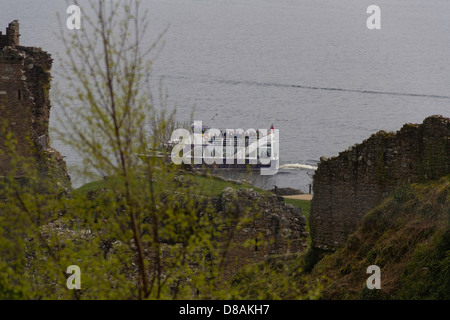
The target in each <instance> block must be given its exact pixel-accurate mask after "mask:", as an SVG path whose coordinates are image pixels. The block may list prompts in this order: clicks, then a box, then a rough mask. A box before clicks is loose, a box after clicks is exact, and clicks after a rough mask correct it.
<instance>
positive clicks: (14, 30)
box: [0, 20, 20, 49]
mask: <svg viewBox="0 0 450 320" xmlns="http://www.w3.org/2000/svg"><path fill="white" fill-rule="evenodd" d="M19 37H20V33H19V21H17V20H14V21H13V22H11V23H10V24H9V25H8V27H7V28H6V34H5V35H3V32H0V49H3V47H6V46H12V47H15V46H18V45H19Z"/></svg>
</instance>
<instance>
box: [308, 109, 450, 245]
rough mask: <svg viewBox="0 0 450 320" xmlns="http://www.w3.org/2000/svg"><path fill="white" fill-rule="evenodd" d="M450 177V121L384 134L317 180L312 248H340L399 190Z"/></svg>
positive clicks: (433, 120) (329, 163)
mask: <svg viewBox="0 0 450 320" xmlns="http://www.w3.org/2000/svg"><path fill="white" fill-rule="evenodd" d="M447 174H450V119H449V118H444V117H442V116H432V117H428V118H426V119H425V120H424V122H423V123H422V124H420V125H418V124H406V125H404V126H403V128H401V130H400V131H398V132H396V133H387V132H384V131H380V132H378V133H377V134H374V135H372V136H371V137H370V138H369V139H367V140H365V141H364V142H363V143H361V144H358V145H355V146H353V147H351V148H349V149H348V150H346V151H344V152H341V153H339V156H337V157H333V158H330V159H326V158H322V159H321V162H320V164H319V166H318V169H317V170H316V172H315V174H314V198H313V200H312V204H311V215H310V227H311V236H312V241H313V246H314V247H316V248H321V249H325V250H330V249H335V248H337V247H339V246H341V245H342V244H343V243H344V242H345V240H346V237H347V236H348V235H349V234H350V233H352V232H354V231H355V230H356V229H357V227H358V225H359V223H360V221H361V217H362V216H363V215H364V214H365V213H367V212H368V211H369V210H370V209H372V208H373V207H374V206H375V205H377V204H378V203H379V202H380V201H381V200H382V199H384V198H385V197H386V196H388V195H389V194H391V193H392V192H393V191H395V190H396V189H397V188H398V187H400V186H402V185H405V184H409V183H414V182H422V181H426V180H429V179H437V178H439V177H442V176H444V175H447Z"/></svg>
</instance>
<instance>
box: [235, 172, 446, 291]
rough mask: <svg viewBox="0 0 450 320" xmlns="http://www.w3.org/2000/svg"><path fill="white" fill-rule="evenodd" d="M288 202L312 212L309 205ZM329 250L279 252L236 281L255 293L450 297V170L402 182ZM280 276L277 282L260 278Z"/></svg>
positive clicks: (242, 274)
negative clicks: (376, 273)
mask: <svg viewBox="0 0 450 320" xmlns="http://www.w3.org/2000/svg"><path fill="white" fill-rule="evenodd" d="M287 202H290V203H291V204H294V205H298V206H302V208H304V213H305V214H307V213H308V212H309V211H307V209H308V208H309V207H308V206H309V204H308V203H301V202H299V200H294V201H292V200H289V201H287ZM322 255H323V253H321V252H317V250H311V249H309V250H308V252H306V253H302V254H297V255H295V254H293V255H290V256H283V257H274V258H272V259H269V260H267V262H266V263H262V264H260V265H259V266H258V267H257V268H256V267H254V268H253V269H248V270H243V271H242V272H241V274H240V275H239V276H238V277H237V279H236V281H235V285H236V286H238V287H239V288H240V289H241V290H242V292H243V295H244V296H245V295H247V296H248V298H250V299H252V298H255V299H256V298H268V299H271V298H281V299H450V176H447V177H443V178H441V179H440V180H437V181H432V182H429V183H425V184H412V185H409V186H404V187H401V188H399V189H398V190H397V191H396V192H394V193H393V194H392V195H391V196H390V197H388V198H386V199H385V200H384V201H383V202H382V203H380V204H379V205H378V206H377V207H375V208H374V209H372V210H371V211H370V212H368V213H367V214H366V216H365V217H364V219H363V221H362V224H361V226H360V227H359V228H358V230H357V231H356V232H354V233H353V234H351V235H350V236H349V237H348V239H347V242H346V244H345V245H344V246H343V247H342V248H340V249H338V250H337V251H335V252H334V253H332V254H326V255H325V256H324V257H323V258H322V259H320V257H321V256H322ZM317 260H319V261H317ZM370 265H377V266H379V267H380V270H381V289H380V290H369V289H368V288H367V286H366V280H367V278H368V277H369V276H370V275H369V274H367V273H366V271H367V267H368V266H370ZM255 269H256V270H255ZM255 272H256V273H255ZM273 274H277V275H278V279H277V280H276V281H269V282H267V281H262V280H261V279H264V278H267V279H276V278H274V277H273ZM266 275H267V277H266ZM269 275H270V276H271V277H269ZM268 287H269V288H271V291H270V294H269V296H267V295H266V296H264V297H261V292H266V294H267V290H266V291H264V290H265V288H268Z"/></svg>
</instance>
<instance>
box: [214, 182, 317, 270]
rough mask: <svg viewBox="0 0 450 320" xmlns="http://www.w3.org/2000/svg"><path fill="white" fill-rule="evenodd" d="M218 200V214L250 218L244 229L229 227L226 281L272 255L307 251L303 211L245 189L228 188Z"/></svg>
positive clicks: (225, 240) (275, 197)
mask: <svg viewBox="0 0 450 320" xmlns="http://www.w3.org/2000/svg"><path fill="white" fill-rule="evenodd" d="M216 200H217V201H215V207H216V210H217V211H218V214H219V215H220V214H222V215H233V214H235V215H236V216H239V217H240V218H241V219H242V218H245V217H250V222H248V223H246V224H244V225H242V226H241V227H239V228H235V226H234V225H230V228H229V229H226V230H224V233H223V236H224V238H223V243H224V245H227V244H228V243H229V244H230V246H229V251H228V252H227V256H226V260H225V265H224V276H225V278H226V279H229V278H231V277H232V276H233V275H234V274H235V273H236V271H237V270H239V269H241V268H242V267H244V266H246V265H249V264H252V263H258V262H261V261H264V260H265V259H267V258H269V257H270V256H276V255H286V254H290V253H299V252H302V251H303V250H304V249H305V248H306V246H307V238H308V233H306V231H305V225H306V219H305V217H304V216H303V214H302V210H301V209H300V208H297V207H294V206H292V205H289V204H286V203H285V202H284V200H283V199H281V200H280V199H279V198H278V197H277V196H263V195H261V194H259V193H258V192H256V191H254V190H253V189H245V188H243V189H238V190H233V189H232V188H226V189H225V190H224V191H223V192H222V196H221V197H220V198H218V199H216ZM228 241H229V242H228Z"/></svg>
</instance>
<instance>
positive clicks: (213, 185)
mask: <svg viewBox="0 0 450 320" xmlns="http://www.w3.org/2000/svg"><path fill="white" fill-rule="evenodd" d="M183 176H184V177H185V178H187V179H189V180H190V181H191V183H192V185H193V186H194V187H193V192H194V193H195V194H198V195H202V196H207V197H219V196H220V195H221V194H222V191H223V190H224V189H225V188H228V187H231V188H233V189H240V188H253V189H254V190H255V191H257V192H259V193H260V194H262V195H272V193H271V192H270V191H266V190H262V189H260V188H257V187H254V186H253V185H251V184H249V183H243V184H240V183H236V182H233V181H225V180H222V179H220V178H217V177H214V176H207V175H201V174H192V173H186V174H184V175H183ZM108 181H113V180H111V179H108V180H98V181H93V182H89V183H86V184H85V185H83V186H81V187H80V188H78V189H76V190H74V191H73V192H72V195H73V196H83V195H86V194H88V193H89V192H91V191H96V190H100V189H103V188H108ZM155 184H156V187H158V182H155Z"/></svg>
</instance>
